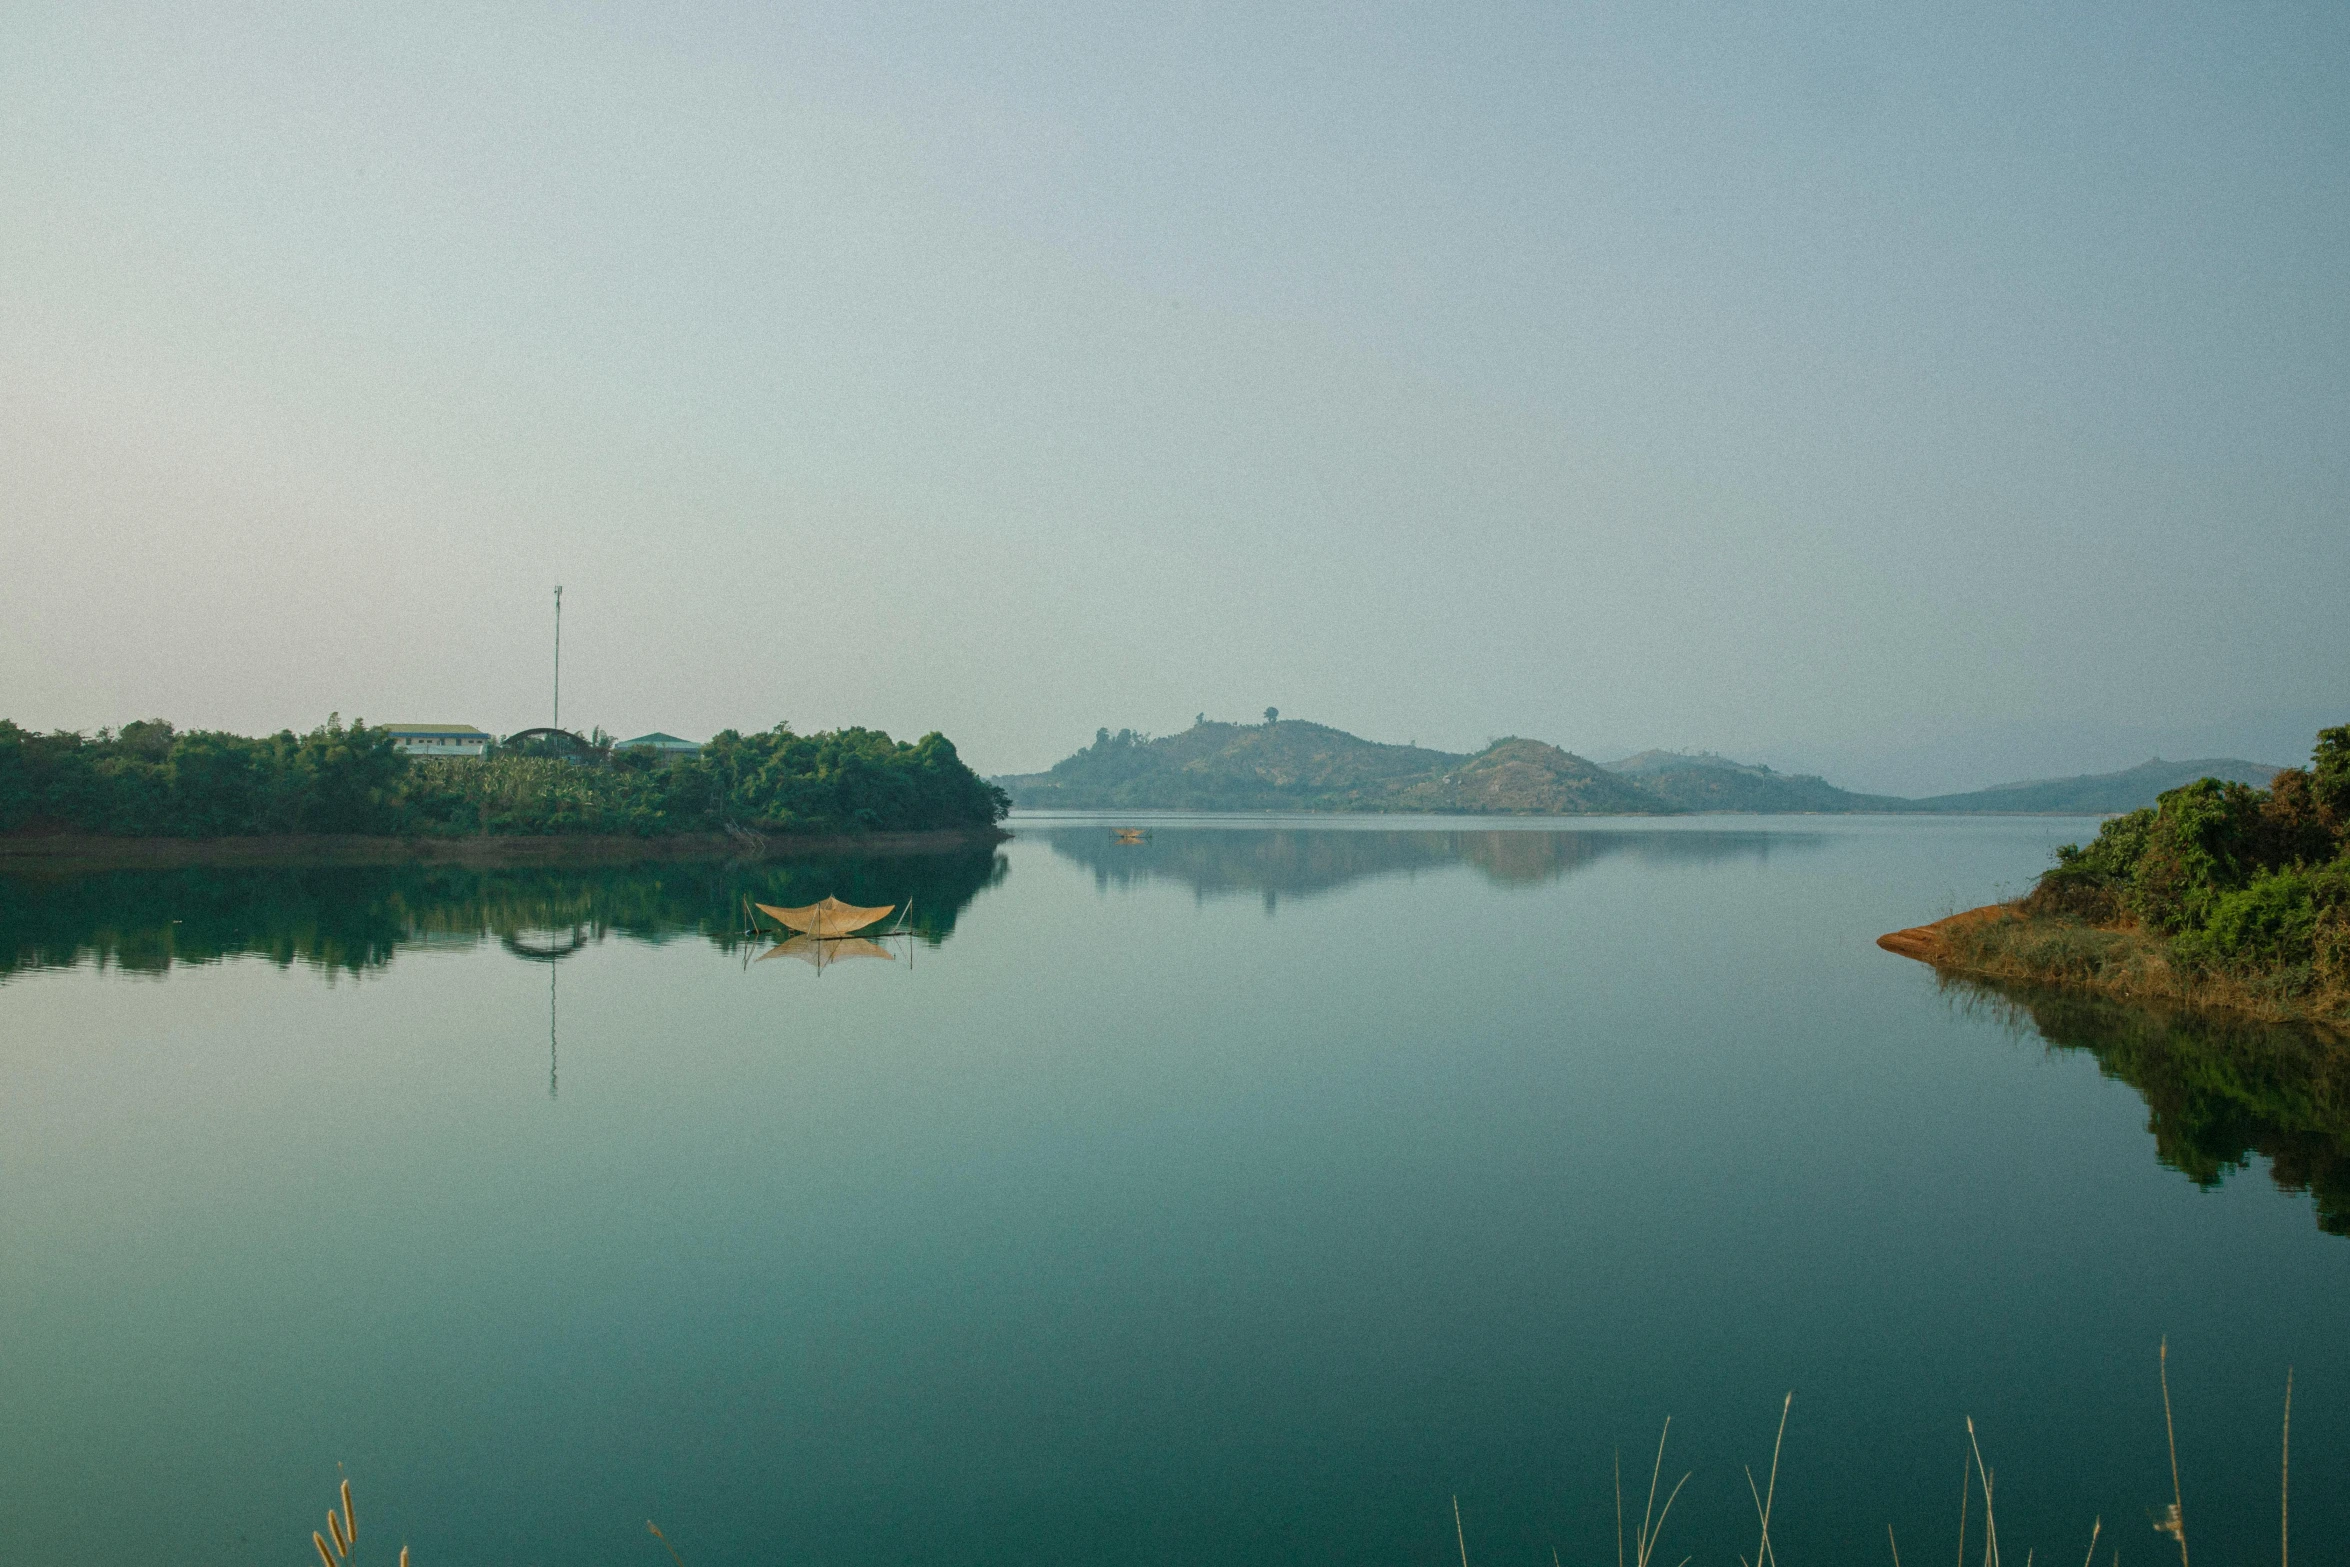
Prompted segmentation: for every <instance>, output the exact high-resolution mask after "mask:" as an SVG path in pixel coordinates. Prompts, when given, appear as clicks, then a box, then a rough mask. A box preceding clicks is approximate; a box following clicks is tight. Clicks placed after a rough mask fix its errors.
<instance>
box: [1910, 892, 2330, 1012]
mask: <svg viewBox="0 0 2350 1567" xmlns="http://www.w3.org/2000/svg"><path fill="white" fill-rule="evenodd" d="M1877 944H1878V945H1879V946H1881V947H1883V948H1884V949H1885V950H1886V951H1888V952H1895V953H1899V954H1900V955H1901V956H1903V957H1906V958H1916V959H1917V960H1918V961H1920V962H1922V963H1930V964H1932V965H1933V966H1934V967H1936V968H1938V969H1943V970H1947V971H1950V972H1954V973H1959V974H1968V975H1974V976H1978V977H1980V978H1984V979H2006V980H2021V981H2027V982H2031V983H2035V984H2043V985H2064V986H2071V987H2075V988H2078V989H2084V990H2094V991H2098V992H2101V993H2103V994H2105V995H2109V996H2116V997H2119V998H2122V999H2124V1000H2130V1001H2139V1002H2155V1003H2160V1004H2162V1005H2166V1006H2173V1007H2183V1008H2189V1009H2194V1010H2199V1011H2225V1012H2234V1013H2239V1014H2241V1015H2243V1016H2246V1017H2251V1018H2257V1019H2259V1020H2261V1021H2262V1022H2269V1023H2328V1024H2337V1025H2338V1024H2343V1023H2350V989H2345V988H2343V987H2342V986H2339V985H2326V986H2309V985H2306V984H2304V983H2298V982H2297V981H2296V979H2295V978H2294V977H2291V976H2275V977H2267V976H2243V975H2237V974H2230V973H2227V972H2225V971H2221V970H2194V971H2191V970H2187V969H2183V968H2181V967H2180V966H2179V965H2177V964H2175V963H2174V962H2172V960H2171V956H2170V949H2169V944H2168V943H2167V942H2165V941H2163V940H2162V938H2160V937H2158V936H2154V935H2150V934H2149V933H2147V932H2146V931H2144V930H2141V929H2138V928H2136V927H2134V926H2111V925H2093V924H2090V923H2089V922H2088V921H2086V920H2082V919H2078V918H2075V917H2073V916H2071V915H2066V914H2047V913H2034V912H2032V911H2031V910H2030V908H2029V907H2028V904H2027V903H2026V902H2025V901H2023V900H2018V901H2017V902H2014V903H1994V904H1990V905H1988V906H1986V907H1983V908H1979V909H1968V910H1967V911H1966V912H1965V913H1963V914H1953V915H1951V916H1950V917H1949V918H1947V919H1942V920H1937V921H1935V922H1934V923H1933V924H1931V925H1920V926H1917V927H1915V928H1913V929H1910V930H1899V931H1895V932H1893V933H1892V934H1891V935H1889V936H1883V937H1880V938H1878V942H1877Z"/></svg>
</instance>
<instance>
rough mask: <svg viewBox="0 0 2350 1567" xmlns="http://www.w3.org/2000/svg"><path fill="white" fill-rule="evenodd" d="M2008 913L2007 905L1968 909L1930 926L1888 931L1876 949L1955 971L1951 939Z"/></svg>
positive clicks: (1991, 904)
mask: <svg viewBox="0 0 2350 1567" xmlns="http://www.w3.org/2000/svg"><path fill="white" fill-rule="evenodd" d="M2008 913H2009V910H2008V907H2007V905H2006V904H2004V903H1986V904H1984V905H1983V906H1982V907H1981V908H1979V909H1967V910H1965V911H1963V912H1961V913H1958V914H1950V915H1945V916H1944V917H1943V918H1941V919H1938V920H1936V921H1934V923H1933V924H1931V925H1912V926H1911V927H1909V929H1907V930H1896V931H1888V932H1886V933H1885V934H1884V935H1882V936H1879V937H1878V938H1877V945H1878V946H1880V947H1883V948H1884V949H1885V950H1886V951H1887V952H1891V953H1895V954H1897V955H1898V956H1901V957H1905V958H1915V959H1917V960H1918V961H1919V962H1920V963H1930V964H1932V965H1933V966H1934V967H1936V968H1956V967H1958V966H1959V956H1958V953H1957V952H1956V951H1954V950H1953V948H1952V946H1951V937H1952V936H1953V935H1954V934H1956V933H1957V932H1958V931H1961V930H1964V929H1966V928H1967V927H1968V926H1971V925H1981V924H1985V923H1988V922H1989V921H1991V920H1995V919H1998V918H2000V917H2002V916H2004V915H2006V914H2008Z"/></svg>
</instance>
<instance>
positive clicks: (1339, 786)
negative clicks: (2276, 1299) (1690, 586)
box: [995, 718, 2275, 816]
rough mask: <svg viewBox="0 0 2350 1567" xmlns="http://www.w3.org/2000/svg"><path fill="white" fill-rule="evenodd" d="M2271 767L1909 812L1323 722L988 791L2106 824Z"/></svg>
mask: <svg viewBox="0 0 2350 1567" xmlns="http://www.w3.org/2000/svg"><path fill="white" fill-rule="evenodd" d="M2274 771H2275V769H2274V768H2269V767H2262V766H2261V765H2259V764H2258V763H2254V762H2243V761H2235V760H2228V759H2220V760H2212V761H2201V762H2160V761H2156V762H2147V763H2144V764H2143V765H2141V766H2138V767H2133V768H2129V769H2128V770H2126V771H2123V772H2118V773H2101V774H2095V775H2090V776H2084V777H2079V778H2061V779H2053V780H2048V781H2044V782H2037V783H2019V784H2003V785H2000V786H1998V787H1996V788H1991V789H1980V790H1976V791H1974V792H1972V793H1968V794H1946V795H1936V796H1933V797H1931V798H1929V799H1923V800H1909V799H1902V798H1899V797H1898V796H1894V795H1883V794H1858V793H1855V792H1853V791H1851V790H1849V789H1839V788H1837V787H1836V786H1835V785H1834V784H1831V783H1829V782H1828V781H1827V780H1826V779H1823V778H1819V777H1816V776H1814V775H1812V774H1809V773H1782V772H1778V771H1776V770H1775V769H1772V768H1769V767H1763V766H1759V765H1756V764H1753V763H1748V762H1736V761H1732V760H1731V759H1729V758H1728V757H1724V756H1716V755H1714V754H1713V753H1711V752H1704V751H1700V752H1684V751H1643V752H1641V753H1640V754H1639V755H1637V756H1628V757H1625V758H1624V759H1622V760H1621V761H1616V762H1610V763H1607V764H1606V765H1604V766H1601V765H1598V764H1595V763H1592V762H1589V761H1586V760H1584V759H1583V758H1582V757H1580V756H1576V755H1575V754H1573V753H1572V752H1569V751H1562V750H1560V749H1559V748H1558V747H1557V746H1554V745H1547V744H1545V743H1543V742H1542V741H1539V740H1526V739H1518V738H1511V739H1506V740H1497V741H1495V742H1493V744H1491V745H1489V746H1487V747H1486V748H1485V749H1484V750H1483V751H1480V752H1478V753H1477V754H1476V755H1474V756H1464V755H1460V754H1457V753H1454V752H1450V751H1433V750H1428V749H1425V748H1423V747H1420V746H1414V745H1381V744H1379V743H1378V742H1377V741H1373V740H1365V739H1362V738H1360V737H1359V736H1356V735H1350V734H1348V733H1347V732H1346V731H1345V730H1343V729H1332V728H1330V727H1329V726H1328V725H1326V724H1310V723H1303V722H1300V721H1298V720H1296V719H1281V720H1279V721H1268V722H1266V723H1262V724H1227V723H1211V722H1209V721H1208V720H1207V719H1205V718H1202V719H1200V720H1199V721H1198V722H1197V723H1195V724H1193V725H1192V726H1191V727H1190V728H1189V729H1186V730H1184V731H1183V732H1182V733H1181V734H1172V735H1161V736H1157V737H1155V738H1154V737H1152V736H1148V735H1140V734H1137V733H1135V732H1134V731H1133V730H1131V729H1122V730H1119V731H1118V732H1117V733H1115V734H1113V733H1111V732H1110V731H1109V730H1107V729H1103V730H1100V731H1098V732H1097V733H1096V734H1095V736H1094V742H1093V744H1092V745H1089V746H1087V747H1085V748H1084V749H1083V750H1080V751H1079V752H1077V753H1076V754H1075V755H1074V756H1070V757H1066V758H1064V759H1063V760H1062V761H1060V762H1058V763H1056V764H1054V766H1053V768H1052V770H1051V771H1049V772H1042V773H1025V774H1016V775H1014V776H1011V777H1006V778H998V779H996V780H995V782H996V784H997V785H998V786H999V787H1001V788H1002V789H1003V790H1004V791H1005V792H1006V793H1008V794H1009V795H1010V796H1011V797H1012V803H1013V804H1014V805H1016V806H1018V807H1020V808H1021V809H1023V810H1078V811H1103V810H1117V811H1128V810H1177V811H1438V812H1476V813H1489V814H1515V815H1558V816H1592V815H1666V814H1673V813H1679V812H1695V811H1738V812H1756V813H1776V814H1808V813H1835V814H1853V813H1861V812H1887V813H1890V812H1902V813H1912V812H1934V813H1959V812H1985V813H2007V814H2019V815H2022V814H2045V815H2064V814H2080V815H2102V814H2108V813H2111V812H2116V811H2130V810H2136V809H2138V808H2140V807H2142V806H2149V805H2152V804H2153V803H2154V799H2155V796H2156V795H2158V794H2161V793H2162V792H2163V791H2165V790H2167V789H2175V788H2178V787H2179V786H2181V785H2183V784H2186V783H2190V782H2192V781H2194V780H2195V779H2197V778H2202V777H2205V776H2210V777H2215V778H2223V779H2232V780H2236V781H2240V782H2245V783H2253V784H2261V783H2265V782H2266V781H2267V779H2268V776H2269V775H2270V774H2271V773H2273V772H2274Z"/></svg>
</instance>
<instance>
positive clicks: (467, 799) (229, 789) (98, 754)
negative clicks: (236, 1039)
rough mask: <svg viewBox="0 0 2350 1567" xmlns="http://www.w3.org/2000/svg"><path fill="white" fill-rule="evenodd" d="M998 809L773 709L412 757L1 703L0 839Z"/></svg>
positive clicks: (962, 777) (1000, 798) (882, 745)
mask: <svg viewBox="0 0 2350 1567" xmlns="http://www.w3.org/2000/svg"><path fill="white" fill-rule="evenodd" d="M1009 809H1010V802H1009V801H1008V800H1007V799H1006V798H1005V797H1004V794H1003V792H1002V791H1001V790H999V789H997V788H996V787H995V786H993V785H992V784H990V783H988V782H987V781H986V780H985V779H983V778H981V777H980V776H979V775H978V774H976V773H974V772H973V771H972V770H971V769H970V768H969V767H967V766H965V765H964V763H963V760H962V758H961V757H959V756H957V755H956V754H955V747H954V745H953V743H952V742H951V741H949V740H948V739H947V738H946V737H945V736H944V735H940V734H928V735H924V736H923V737H922V738H921V739H920V740H917V741H913V742H910V743H909V742H905V741H898V740H892V739H891V738H890V737H889V736H888V735H886V734H883V733H882V732H880V731H879V730H874V729H838V730H830V731H826V732H824V733H820V734H810V735H801V734H795V733H793V732H792V730H791V729H790V727H789V726H788V725H783V724H778V725H777V726H775V727H774V728H772V729H768V730H763V731H758V732H754V733H750V734H744V733H740V732H738V731H735V730H731V729H730V730H727V731H725V732H724V733H722V734H720V735H718V736H717V737H716V738H714V739H712V740H711V741H710V742H709V743H708V744H706V745H705V746H703V747H702V748H701V751H700V753H699V754H698V755H685V756H666V755H662V754H660V753H657V752H653V751H648V750H621V751H613V750H610V749H608V748H605V749H596V748H589V749H586V750H583V751H582V752H581V753H580V754H578V755H576V756H571V757H554V756H545V755H521V754H498V753H493V754H491V755H488V756H483V757H435V758H412V757H409V756H406V755H403V754H402V753H401V752H400V751H399V749H398V748H397V747H396V746H395V745H394V743H393V740H392V737H391V735H390V734H389V733H388V732H386V731H385V730H383V729H381V728H372V727H370V726H369V725H367V724H365V723H363V722H362V723H353V724H350V725H345V724H343V723H342V722H341V721H340V720H339V719H335V718H330V719H329V720H328V721H327V722H326V723H325V724H322V725H320V726H319V727H318V728H316V729H313V730H311V731H310V732H309V733H308V734H302V735H297V734H295V733H294V732H293V731H291V730H284V731H280V732H279V733H277V734H274V735H265V736H261V737H258V738H255V737H248V736H244V735H234V734H227V733H223V732H221V731H218V730H203V729H195V730H181V729H175V728H173V727H172V726H171V725H170V724H168V723H165V722H163V721H162V720H160V719H151V720H148V721H145V722H142V723H132V724H125V725H124V726H123V727H122V728H121V729H119V730H114V731H106V730H101V731H99V732H98V734H97V735H95V736H88V735H82V734H76V733H70V732H64V733H54V734H36V733H33V732H30V731H28V730H25V729H22V728H20V727H18V726H17V725H16V724H14V723H11V722H9V721H7V720H5V719H0V840H5V839H14V840H18V841H23V840H27V839H33V838H40V837H55V836H58V835H81V836H89V837H106V838H148V839H191V838H200V839H247V838H267V837H313V836H336V837H369V838H405V839H426V840H430V839H462V838H469V837H471V838H481V837H496V838H526V837H536V838H558V837H559V838H583V837H606V838H634V839H651V838H664V837H681V836H695V835H700V836H711V837H718V836H724V835H729V834H731V835H736V836H740V835H744V834H781V835H786V836H790V837H810V836H854V835H865V834H876V833H893V834H894V833H975V832H993V831H994V830H995V824H996V823H997V822H998V821H1000V820H1001V819H1002V818H1003V816H1004V814H1005V813H1006V812H1007V811H1008V810H1009Z"/></svg>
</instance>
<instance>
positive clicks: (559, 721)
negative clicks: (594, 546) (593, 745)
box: [552, 582, 563, 729]
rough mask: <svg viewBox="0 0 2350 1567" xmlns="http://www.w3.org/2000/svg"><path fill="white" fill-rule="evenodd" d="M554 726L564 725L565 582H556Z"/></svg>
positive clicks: (560, 726)
mask: <svg viewBox="0 0 2350 1567" xmlns="http://www.w3.org/2000/svg"><path fill="white" fill-rule="evenodd" d="M552 727H553V728H556V729H560V728H562V727H563V584H562V583H560V582H558V583H556V584H555V720H554V723H553V725H552Z"/></svg>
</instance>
